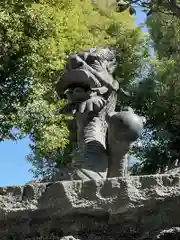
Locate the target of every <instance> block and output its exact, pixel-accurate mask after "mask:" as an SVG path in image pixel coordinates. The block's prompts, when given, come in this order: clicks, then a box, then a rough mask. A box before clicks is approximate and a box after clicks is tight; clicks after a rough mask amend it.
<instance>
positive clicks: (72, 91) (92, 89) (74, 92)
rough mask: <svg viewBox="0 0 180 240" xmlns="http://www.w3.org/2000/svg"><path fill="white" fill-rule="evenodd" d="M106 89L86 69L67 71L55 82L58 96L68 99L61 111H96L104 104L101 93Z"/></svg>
mask: <svg viewBox="0 0 180 240" xmlns="http://www.w3.org/2000/svg"><path fill="white" fill-rule="evenodd" d="M107 91H108V88H106V87H104V86H101V84H100V82H99V81H98V80H97V79H96V78H95V77H94V76H93V75H92V74H91V73H89V72H88V71H86V70H82V69H78V70H73V71H70V72H67V73H65V74H64V76H63V78H62V79H61V80H60V81H59V82H58V84H57V92H58V94H59V96H61V97H63V98H67V99H68V104H67V105H65V107H64V108H63V109H62V111H61V113H66V114H68V113H70V114H71V113H73V114H75V113H76V112H80V113H84V112H92V111H93V112H98V111H99V110H100V109H102V108H103V106H104V104H105V99H104V97H103V95H104V94H105V93H107Z"/></svg>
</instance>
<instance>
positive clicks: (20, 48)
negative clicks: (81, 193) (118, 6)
mask: <svg viewBox="0 0 180 240" xmlns="http://www.w3.org/2000/svg"><path fill="white" fill-rule="evenodd" d="M143 41H144V36H143V35H142V33H141V31H140V29H138V28H137V27H136V26H135V23H134V21H133V19H132V17H131V16H130V15H129V12H123V13H122V14H118V13H116V12H113V11H107V10H104V9H98V8H96V7H95V6H93V4H92V3H91V1H89V0H83V1H82V0H14V1H10V0H4V1H1V2H0V52H1V54H0V79H1V81H0V96H1V98H0V106H1V107H0V111H1V112H0V138H1V140H4V139H19V138H22V137H24V136H26V135H28V136H29V137H30V139H31V142H32V144H31V146H30V147H31V154H30V155H29V156H28V160H29V161H30V162H31V163H32V165H33V172H34V174H35V175H36V176H40V175H42V174H43V175H48V174H50V173H51V170H52V169H54V168H57V167H59V166H62V165H63V164H66V165H67V164H70V162H71V158H72V157H71V153H72V150H73V147H74V145H75V142H76V140H75V139H74V136H71V135H69V131H68V128H67V126H68V124H71V126H73V122H69V120H70V118H68V117H66V116H64V115H61V114H59V112H58V111H59V109H60V108H61V107H62V106H63V105H64V103H65V102H64V101H63V100H60V99H58V97H57V94H56V93H55V91H54V86H55V83H56V81H57V79H58V77H59V76H60V75H61V73H62V70H63V67H64V64H65V61H66V59H67V56H68V54H69V53H71V52H76V51H79V50H84V49H88V48H89V47H96V46H104V45H111V46H114V47H115V48H116V49H117V51H118V56H119V59H120V60H119V66H118V70H117V75H118V76H119V77H120V78H121V79H123V81H124V80H126V81H131V80H132V79H134V78H135V76H136V74H137V68H138V67H139V66H140V65H141V63H142V61H143V57H144V56H145V54H146V52H145V51H144V49H145V47H144V44H143ZM123 81H122V82H123ZM71 129H72V128H71ZM68 136H69V137H68ZM70 139H72V141H71V142H72V143H71V144H69V140H70Z"/></svg>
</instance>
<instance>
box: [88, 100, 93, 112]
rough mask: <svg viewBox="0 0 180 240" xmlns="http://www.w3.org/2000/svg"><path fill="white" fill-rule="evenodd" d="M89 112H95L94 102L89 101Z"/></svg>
mask: <svg viewBox="0 0 180 240" xmlns="http://www.w3.org/2000/svg"><path fill="white" fill-rule="evenodd" d="M87 110H88V111H89V112H92V111H93V104H92V101H88V102H87Z"/></svg>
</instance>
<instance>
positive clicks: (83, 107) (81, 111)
mask: <svg viewBox="0 0 180 240" xmlns="http://www.w3.org/2000/svg"><path fill="white" fill-rule="evenodd" d="M85 108H86V102H82V103H81V104H80V105H79V112H80V113H83V112H84V110H85Z"/></svg>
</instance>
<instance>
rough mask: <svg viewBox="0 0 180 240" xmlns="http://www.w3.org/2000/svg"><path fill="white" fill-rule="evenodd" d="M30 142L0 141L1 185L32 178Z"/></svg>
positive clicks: (142, 16) (141, 15) (140, 18)
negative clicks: (27, 158) (29, 158)
mask: <svg viewBox="0 0 180 240" xmlns="http://www.w3.org/2000/svg"><path fill="white" fill-rule="evenodd" d="M144 19H145V14H144V13H143V12H142V11H140V9H137V15H136V23H137V24H141V23H143V22H144ZM144 30H145V29H144ZM145 31H147V30H145ZM29 143H30V141H29V139H28V138H25V139H23V140H21V141H17V142H13V141H4V142H2V143H0V186H9V185H23V184H25V183H26V182H28V181H30V180H31V179H32V177H33V176H32V174H31V173H30V172H29V169H30V168H31V165H30V164H29V163H28V161H27V160H26V156H27V154H28V153H29V151H30V150H29V146H28V145H29Z"/></svg>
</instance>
